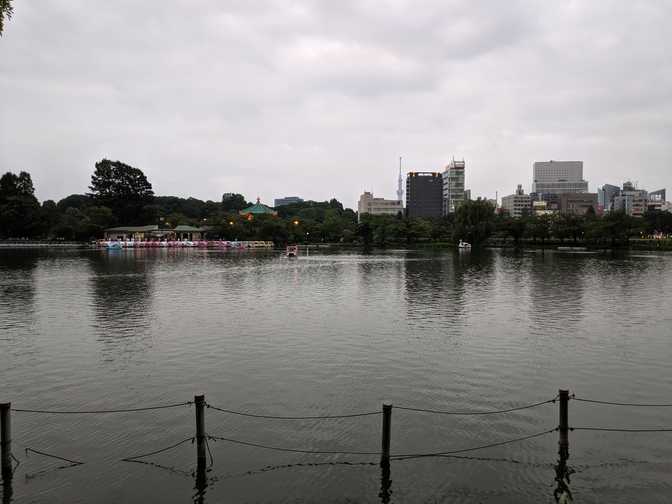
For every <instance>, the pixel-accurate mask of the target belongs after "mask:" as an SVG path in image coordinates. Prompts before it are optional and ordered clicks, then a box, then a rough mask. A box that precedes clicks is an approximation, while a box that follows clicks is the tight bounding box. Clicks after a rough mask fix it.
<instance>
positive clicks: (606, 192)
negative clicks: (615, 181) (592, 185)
mask: <svg viewBox="0 0 672 504" xmlns="http://www.w3.org/2000/svg"><path fill="white" fill-rule="evenodd" d="M620 194H621V188H620V187H618V186H615V185H611V184H604V185H603V186H602V187H598V188H597V204H598V206H599V207H601V208H602V211H603V212H611V211H612V210H613V208H614V198H616V196H618V195H620Z"/></svg>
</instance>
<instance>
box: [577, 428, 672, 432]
mask: <svg viewBox="0 0 672 504" xmlns="http://www.w3.org/2000/svg"><path fill="white" fill-rule="evenodd" d="M569 430H572V431H581V430H583V431H600V432H672V429H670V428H655V429H616V428H610V427H570V429H569Z"/></svg>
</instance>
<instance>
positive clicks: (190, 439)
mask: <svg viewBox="0 0 672 504" xmlns="http://www.w3.org/2000/svg"><path fill="white" fill-rule="evenodd" d="M194 439H195V438H193V437H189V438H186V439H183V440H182V441H180V442H179V443H175V444H174V445H170V446H167V447H166V448H161V449H160V450H156V451H153V452H150V453H143V454H142V455H134V456H133V457H126V458H123V459H121V460H122V461H123V462H134V461H136V460H137V459H141V458H145V457H149V456H151V455H158V454H159V453H163V452H166V451H168V450H172V449H173V448H177V447H178V446H180V445H183V444H184V443H186V442H189V441H190V442H192V443H193V442H194Z"/></svg>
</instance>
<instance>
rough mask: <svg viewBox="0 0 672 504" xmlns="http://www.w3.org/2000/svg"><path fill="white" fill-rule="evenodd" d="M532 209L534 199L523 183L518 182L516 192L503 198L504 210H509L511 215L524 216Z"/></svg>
mask: <svg viewBox="0 0 672 504" xmlns="http://www.w3.org/2000/svg"><path fill="white" fill-rule="evenodd" d="M531 209H532V199H531V198H530V195H529V194H525V191H523V186H522V184H518V188H517V189H516V193H515V194H511V195H509V196H504V197H503V198H502V211H504V212H507V213H508V214H509V215H510V216H511V217H522V216H523V215H526V214H527V213H529V212H530V211H531Z"/></svg>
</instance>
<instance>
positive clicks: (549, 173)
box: [532, 161, 588, 194]
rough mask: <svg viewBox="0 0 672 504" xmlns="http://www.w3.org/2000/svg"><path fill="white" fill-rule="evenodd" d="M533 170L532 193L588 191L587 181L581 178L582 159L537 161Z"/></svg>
mask: <svg viewBox="0 0 672 504" xmlns="http://www.w3.org/2000/svg"><path fill="white" fill-rule="evenodd" d="M533 172H534V173H533V177H534V180H533V182H532V192H533V193H537V194H546V193H550V194H563V193H583V192H588V182H587V181H585V180H583V161H537V162H535V163H534V167H533Z"/></svg>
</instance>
